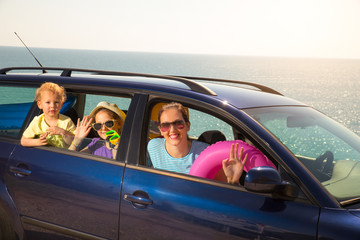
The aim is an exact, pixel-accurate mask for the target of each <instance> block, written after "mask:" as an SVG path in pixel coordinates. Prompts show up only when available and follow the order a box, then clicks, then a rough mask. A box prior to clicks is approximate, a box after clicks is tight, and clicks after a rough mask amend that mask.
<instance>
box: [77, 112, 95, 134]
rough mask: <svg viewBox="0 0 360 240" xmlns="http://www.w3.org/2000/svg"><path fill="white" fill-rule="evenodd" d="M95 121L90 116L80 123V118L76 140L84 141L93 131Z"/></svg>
mask: <svg viewBox="0 0 360 240" xmlns="http://www.w3.org/2000/svg"><path fill="white" fill-rule="evenodd" d="M92 121H93V119H92V118H89V116H85V117H84V118H83V120H82V121H81V122H80V118H78V121H77V125H76V131H75V138H76V139H84V138H86V136H87V135H88V134H89V132H90V130H91V123H92Z"/></svg>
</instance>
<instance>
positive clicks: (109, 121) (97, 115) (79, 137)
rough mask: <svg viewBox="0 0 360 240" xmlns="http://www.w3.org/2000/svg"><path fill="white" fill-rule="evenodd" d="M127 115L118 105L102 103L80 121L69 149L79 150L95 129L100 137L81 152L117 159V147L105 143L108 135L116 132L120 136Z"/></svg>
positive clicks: (107, 142) (94, 139)
mask: <svg viewBox="0 0 360 240" xmlns="http://www.w3.org/2000/svg"><path fill="white" fill-rule="evenodd" d="M125 117H126V115H125V113H124V112H123V111H122V110H120V109H119V108H118V107H117V105H116V104H114V103H107V102H100V103H99V104H98V105H97V106H96V107H95V108H94V109H93V110H92V111H91V113H90V116H85V117H84V118H83V120H82V121H81V122H80V119H78V122H77V128H76V132H75V137H74V140H73V142H72V144H71V146H70V148H69V149H71V150H77V149H78V147H79V146H80V144H81V143H82V141H83V140H84V138H86V136H87V135H88V134H89V132H90V130H91V128H93V129H94V130H95V131H96V132H97V133H98V135H99V138H93V139H92V141H91V143H90V144H89V145H87V146H86V147H85V148H84V149H83V150H81V152H86V153H91V154H94V155H98V156H102V157H107V158H115V156H116V150H117V145H116V146H113V145H112V144H111V143H110V142H109V141H105V140H106V138H107V136H106V133H107V132H108V131H110V130H115V131H116V132H117V133H118V134H119V135H120V133H121V129H122V126H123V123H124V121H125ZM93 121H95V122H94V123H92V122H93Z"/></svg>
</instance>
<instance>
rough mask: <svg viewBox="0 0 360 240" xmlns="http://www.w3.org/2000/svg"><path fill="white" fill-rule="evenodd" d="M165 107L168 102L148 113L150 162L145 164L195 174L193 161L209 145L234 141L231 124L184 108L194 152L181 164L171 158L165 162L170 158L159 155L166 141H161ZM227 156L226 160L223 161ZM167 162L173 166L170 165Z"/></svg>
mask: <svg viewBox="0 0 360 240" xmlns="http://www.w3.org/2000/svg"><path fill="white" fill-rule="evenodd" d="M164 104H165V103H157V104H155V105H154V106H152V107H151V110H150V111H149V114H150V117H149V118H150V121H149V124H148V126H149V129H148V137H147V140H148V147H147V157H146V158H147V159H146V160H147V161H144V162H145V165H146V166H150V167H154V168H157V169H162V170H168V171H173V172H178V173H189V174H190V175H192V172H189V171H190V169H191V165H192V163H193V160H195V159H197V157H198V156H200V153H201V152H203V151H204V150H205V149H206V148H207V147H208V146H210V145H212V144H215V143H217V142H224V141H226V140H234V132H233V128H232V126H231V125H229V124H228V123H226V122H225V121H223V120H221V119H220V118H218V117H216V116H214V115H212V114H209V113H205V112H203V111H201V110H198V109H194V108H190V107H187V106H185V105H184V107H185V111H186V112H187V115H188V118H189V121H190V130H189V131H188V132H187V137H188V138H189V139H190V140H191V141H192V144H191V151H190V153H188V154H187V155H186V156H184V157H182V158H181V159H179V162H177V161H174V158H171V157H170V159H167V160H166V161H165V160H162V159H163V157H164V158H167V156H170V155H167V154H165V155H163V154H162V153H159V152H160V150H161V149H162V146H163V142H161V141H165V138H164V137H163V136H162V135H161V132H160V130H159V122H158V112H159V110H160V109H161V106H163V105H164ZM176 128H177V127H176ZM182 129H183V128H182ZM179 131H180V132H182V134H185V132H184V131H183V130H179ZM182 136H184V135H182ZM170 138H171V137H170ZM179 138H181V137H179ZM158 149H159V151H158ZM195 149H196V150H195ZM154 151H155V152H154ZM190 155H192V156H190ZM227 157H228V153H227ZM227 157H224V159H225V158H227ZM157 159H161V160H157ZM168 162H172V163H170V164H168ZM184 166H186V167H184Z"/></svg>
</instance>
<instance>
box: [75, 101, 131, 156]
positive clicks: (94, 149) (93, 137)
mask: <svg viewBox="0 0 360 240" xmlns="http://www.w3.org/2000/svg"><path fill="white" fill-rule="evenodd" d="M84 99H85V101H84V104H83V106H82V107H78V108H79V109H83V114H82V116H80V115H79V117H80V118H81V119H83V118H84V116H87V115H90V113H91V111H92V110H93V109H94V108H95V107H96V106H97V105H98V104H99V103H100V102H107V103H110V104H116V106H117V107H118V108H119V109H120V110H121V111H123V112H124V113H125V114H126V113H127V111H128V108H129V105H130V102H131V98H130V97H113V96H104V95H94V94H86V95H85V97H84ZM79 112H80V111H79ZM94 122H95V119H94V120H93V123H94ZM123 124H124V123H122V126H123ZM102 127H103V126H102ZM106 129H107V128H106ZM107 130H109V131H107V133H109V135H106V136H105V137H104V135H102V134H101V131H102V130H100V131H96V130H95V129H94V127H92V129H91V131H90V133H89V134H88V136H87V137H86V138H85V139H84V140H83V141H82V142H81V144H80V145H79V146H78V149H77V150H78V151H80V152H83V153H84V154H91V155H96V156H100V157H105V158H111V159H114V158H115V157H116V155H115V154H117V147H118V144H120V140H121V130H120V131H115V132H112V133H110V130H113V129H107ZM116 134H118V135H119V137H120V138H117V137H116ZM89 149H90V150H89ZM113 149H114V151H113Z"/></svg>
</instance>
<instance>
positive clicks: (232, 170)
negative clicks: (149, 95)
mask: <svg viewBox="0 0 360 240" xmlns="http://www.w3.org/2000/svg"><path fill="white" fill-rule="evenodd" d="M158 120H159V130H160V133H161V135H162V136H163V137H164V138H155V139H152V140H151V141H150V142H149V144H148V156H149V162H150V165H153V166H154V167H155V168H160V169H164V170H169V171H174V172H180V173H189V171H190V168H191V166H192V164H193V162H194V161H195V159H196V158H197V157H198V156H199V155H200V153H201V152H202V151H203V150H204V149H205V148H206V147H208V144H206V143H203V142H199V141H195V140H193V141H192V140H190V139H189V138H188V135H187V132H188V131H189V130H190V121H189V118H188V114H187V112H186V110H185V108H184V107H183V106H182V105H181V104H180V103H174V102H172V103H169V104H167V105H164V106H163V107H162V108H161V109H160V111H159V116H158ZM238 149H239V146H238V145H236V146H235V147H234V146H232V147H231V151H230V156H229V159H224V160H223V170H224V173H225V176H226V181H227V182H228V183H232V184H239V179H240V177H241V174H242V172H243V168H244V164H245V162H246V160H247V154H246V155H245V157H244V159H243V161H241V158H242V155H243V150H242V149H241V151H240V154H238Z"/></svg>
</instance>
